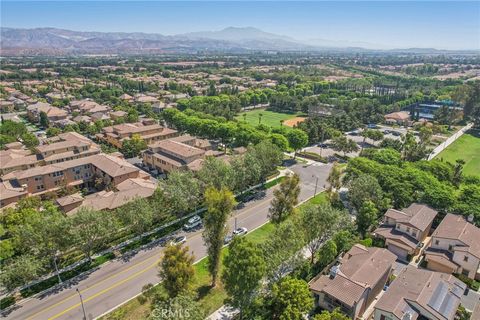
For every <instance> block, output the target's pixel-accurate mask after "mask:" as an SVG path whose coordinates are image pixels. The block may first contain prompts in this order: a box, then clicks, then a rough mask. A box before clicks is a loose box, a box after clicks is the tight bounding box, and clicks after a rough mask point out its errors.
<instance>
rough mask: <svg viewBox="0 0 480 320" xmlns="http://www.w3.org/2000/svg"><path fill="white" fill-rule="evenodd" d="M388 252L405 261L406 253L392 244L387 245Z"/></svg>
mask: <svg viewBox="0 0 480 320" xmlns="http://www.w3.org/2000/svg"><path fill="white" fill-rule="evenodd" d="M388 250H389V251H391V252H392V253H394V254H396V255H397V257H398V258H399V259H400V260H403V261H407V255H408V252H407V251H405V250H404V249H402V248H400V247H397V246H396V245H393V244H391V243H390V244H388Z"/></svg>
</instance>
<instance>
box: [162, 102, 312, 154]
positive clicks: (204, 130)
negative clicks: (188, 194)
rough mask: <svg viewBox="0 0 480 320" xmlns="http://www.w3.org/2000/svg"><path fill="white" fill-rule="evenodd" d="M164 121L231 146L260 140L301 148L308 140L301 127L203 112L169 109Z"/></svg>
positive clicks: (285, 146)
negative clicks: (255, 124) (260, 123)
mask: <svg viewBox="0 0 480 320" xmlns="http://www.w3.org/2000/svg"><path fill="white" fill-rule="evenodd" d="M163 117H164V120H165V121H166V122H167V123H168V124H169V125H171V126H173V127H175V128H176V129H177V130H180V131H184V132H188V133H189V134H192V135H195V136H199V137H203V138H208V139H220V140H221V141H222V143H223V144H225V145H227V144H228V145H231V146H248V145H249V144H257V143H259V142H260V141H265V140H267V141H271V142H272V143H273V144H274V145H276V146H277V147H279V148H280V149H282V150H288V149H290V148H291V149H293V150H299V149H301V148H303V147H305V146H306V145H307V143H308V137H307V135H306V134H305V133H304V132H303V131H302V130H299V129H290V130H286V129H282V128H279V129H276V130H273V129H272V130H270V128H268V127H267V128H263V127H261V126H260V127H253V126H251V125H249V124H247V123H244V122H240V121H239V122H232V121H225V120H222V118H220V119H219V118H212V117H203V116H201V114H200V113H198V112H196V113H193V114H192V113H188V112H181V111H179V110H177V109H167V110H165V111H164V113H163Z"/></svg>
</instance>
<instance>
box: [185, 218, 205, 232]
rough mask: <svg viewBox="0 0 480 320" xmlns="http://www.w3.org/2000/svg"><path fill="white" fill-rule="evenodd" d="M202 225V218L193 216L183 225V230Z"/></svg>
mask: <svg viewBox="0 0 480 320" xmlns="http://www.w3.org/2000/svg"><path fill="white" fill-rule="evenodd" d="M201 225H202V218H200V217H199V216H193V217H191V218H190V219H188V221H187V223H185V224H184V225H183V230H185V231H190V230H193V229H195V228H197V227H199V226H201Z"/></svg>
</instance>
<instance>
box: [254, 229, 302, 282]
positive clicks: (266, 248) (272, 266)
mask: <svg viewBox="0 0 480 320" xmlns="http://www.w3.org/2000/svg"><path fill="white" fill-rule="evenodd" d="M304 244H305V241H304V239H303V237H302V232H301V230H300V228H299V225H298V224H295V223H294V222H293V221H291V220H286V221H284V222H283V223H280V224H279V225H278V226H277V227H276V228H275V230H274V231H273V234H272V235H271V236H270V237H269V238H268V239H267V240H265V242H264V243H263V246H262V249H263V255H264V258H265V263H266V264H267V270H268V273H267V279H268V280H269V283H275V282H277V281H279V280H280V279H281V278H282V277H283V276H284V275H285V274H287V273H288V272H291V271H292V270H293V269H295V268H296V267H298V266H300V265H301V264H302V263H303V261H304V258H303V252H302V250H301V249H302V247H303V245H304Z"/></svg>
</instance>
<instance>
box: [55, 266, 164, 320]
mask: <svg viewBox="0 0 480 320" xmlns="http://www.w3.org/2000/svg"><path fill="white" fill-rule="evenodd" d="M160 260H161V259H160V258H159V259H158V260H157V261H155V262H154V263H152V264H151V265H149V266H148V267H147V268H145V269H143V270H140V271H138V272H136V273H134V274H132V275H131V276H129V277H127V278H125V279H123V280H122V281H119V282H117V283H115V284H114V285H112V286H110V287H108V288H105V289H103V290H102V291H100V292H97V293H96V294H94V295H92V296H91V297H88V298H87V299H84V300H83V303H84V304H85V303H87V302H88V301H91V300H93V299H95V298H96V297H98V296H101V295H102V294H105V293H107V292H108V291H110V290H112V289H114V288H116V287H118V286H119V285H121V284H124V283H125V282H127V281H130V280H132V279H134V278H136V277H138V276H139V275H141V274H142V273H145V272H147V271H148V270H150V269H152V268H154V267H156V266H157V265H158V263H159V262H160ZM80 306H81V303H77V304H76V305H73V306H71V307H69V308H67V309H65V310H63V311H62V312H60V313H57V314H56V315H54V316H53V317H50V318H48V320H54V319H56V318H58V317H60V316H62V315H64V314H65V313H67V312H69V311H71V310H73V309H75V308H78V307H80Z"/></svg>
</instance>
